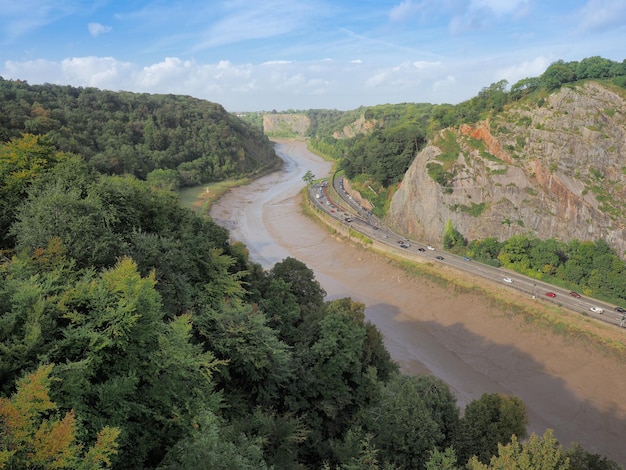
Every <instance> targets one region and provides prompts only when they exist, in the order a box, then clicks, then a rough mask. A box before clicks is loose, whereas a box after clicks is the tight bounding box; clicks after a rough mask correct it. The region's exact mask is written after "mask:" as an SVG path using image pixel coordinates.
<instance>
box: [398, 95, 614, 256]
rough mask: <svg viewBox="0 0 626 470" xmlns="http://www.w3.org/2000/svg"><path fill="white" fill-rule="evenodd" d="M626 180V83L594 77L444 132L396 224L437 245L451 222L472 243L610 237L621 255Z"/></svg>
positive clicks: (409, 180) (418, 168) (401, 196)
mask: <svg viewBox="0 0 626 470" xmlns="http://www.w3.org/2000/svg"><path fill="white" fill-rule="evenodd" d="M438 165H439V166H438ZM625 183H626V102H625V99H624V90H619V89H610V88H608V87H606V86H602V85H600V84H598V83H586V84H585V85H581V86H577V87H567V88H562V89H561V90H559V91H558V92H555V93H554V94H552V95H550V96H549V97H547V98H545V99H542V100H540V102H538V103H535V104H533V105H529V104H528V103H526V104H523V105H521V104H520V103H516V104H513V105H511V106H510V107H509V108H507V109H505V111H503V112H501V113H499V114H498V115H497V116H495V117H493V118H492V119H491V120H490V121H483V122H481V123H479V124H477V125H475V126H467V125H464V126H461V128H459V129H449V130H446V131H443V132H442V133H441V134H440V135H438V136H437V138H436V139H433V141H432V142H431V143H430V145H429V146H427V147H426V148H424V149H423V150H422V151H421V152H419V154H418V155H417V156H416V158H415V160H414V161H413V163H412V165H411V167H410V168H409V170H408V171H407V173H406V174H405V176H404V178H403V181H402V183H401V186H400V188H399V189H398V191H397V192H396V194H395V195H394V197H393V200H392V203H391V207H390V210H389V221H390V223H391V224H392V225H395V226H396V227H398V228H399V229H400V230H401V231H403V232H405V233H407V234H414V235H415V236H417V237H419V238H422V239H424V240H426V241H428V242H430V243H439V244H440V243H441V241H442V238H443V231H444V226H445V224H446V222H447V221H448V220H451V221H452V223H453V225H454V227H455V228H456V229H457V230H459V231H460V232H461V233H462V234H463V235H464V236H465V237H466V238H467V239H468V240H473V239H480V238H486V237H496V238H498V239H499V240H504V239H506V238H509V237H510V236H512V235H515V234H520V233H530V234H534V235H536V236H537V237H538V238H541V239H546V238H557V239H560V240H563V241H568V240H571V239H578V240H596V239H598V238H604V239H605V240H606V241H607V242H608V243H609V244H610V245H611V246H612V247H613V248H614V249H615V250H616V251H617V252H618V253H619V254H621V255H623V254H624V253H625V252H626V236H625V235H626V210H625V209H626V184H625Z"/></svg>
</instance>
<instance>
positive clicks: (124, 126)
mask: <svg viewBox="0 0 626 470" xmlns="http://www.w3.org/2000/svg"><path fill="white" fill-rule="evenodd" d="M24 133H30V134H34V135H41V136H45V137H46V139H47V140H48V141H49V142H51V143H52V144H53V145H54V146H55V148H57V149H58V150H61V151H64V152H71V153H74V154H77V155H81V156H82V157H83V158H84V159H85V160H86V161H87V162H88V163H89V164H90V166H91V167H93V168H94V169H96V170H98V171H99V172H101V173H105V174H110V175H114V174H118V175H119V174H131V175H133V176H136V177H138V178H140V179H142V180H145V179H150V180H151V183H153V184H155V185H158V186H163V187H168V188H172V187H174V188H175V187H181V186H194V185H197V184H199V183H203V182H210V181H219V180H223V179H227V178H236V177H241V176H246V175H253V174H257V173H259V172H263V171H265V170H267V169H269V168H275V167H276V166H277V165H279V164H280V159H279V158H278V157H277V156H276V154H275V153H274V149H273V145H272V144H271V143H270V141H269V139H268V138H267V137H266V136H264V135H263V133H262V131H261V130H260V129H258V128H257V127H254V126H251V125H249V124H246V123H244V122H243V121H242V120H240V119H239V118H238V117H236V116H234V115H232V114H230V113H228V112H226V110H225V109H224V108H223V107H222V106H221V105H219V104H217V103H212V102H209V101H206V100H200V99H196V98H192V97H190V96H180V95H151V94H146V93H130V92H111V91H104V90H98V89H95V88H82V87H80V88H76V87H71V86H58V85H50V84H45V85H29V84H27V83H26V82H23V81H19V80H3V79H2V78H0V141H2V142H6V141H8V140H10V139H12V138H19V137H20V136H21V135H23V134H24Z"/></svg>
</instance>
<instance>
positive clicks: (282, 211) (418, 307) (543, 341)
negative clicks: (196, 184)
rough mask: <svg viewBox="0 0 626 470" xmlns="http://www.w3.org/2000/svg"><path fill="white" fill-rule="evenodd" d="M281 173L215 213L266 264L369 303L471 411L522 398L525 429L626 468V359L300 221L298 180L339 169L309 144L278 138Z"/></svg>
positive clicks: (242, 191)
mask: <svg viewBox="0 0 626 470" xmlns="http://www.w3.org/2000/svg"><path fill="white" fill-rule="evenodd" d="M276 152H277V154H278V155H279V156H280V157H281V158H283V160H284V161H285V164H284V167H283V169H282V170H281V171H278V172H276V173H273V174H271V175H267V176H264V177H262V178H260V179H258V180H256V181H255V182H253V183H252V184H250V185H247V186H245V187H240V188H236V189H234V190H231V191H229V192H228V193H227V194H226V195H225V196H223V197H222V198H221V199H220V200H219V201H218V202H217V203H216V204H214V205H213V207H212V208H211V217H212V218H213V219H214V220H215V221H216V222H217V223H218V224H220V225H222V226H224V227H226V228H227V229H228V230H229V231H230V235H231V238H232V239H233V240H237V241H241V242H243V243H245V244H246V246H247V247H248V250H249V252H250V258H251V259H252V260H253V261H255V262H258V263H260V264H261V265H262V266H263V267H264V268H266V269H267V268H271V266H273V265H274V264H275V263H276V262H278V261H281V260H283V259H284V258H286V257H288V256H291V257H293V258H297V259H299V260H301V261H302V262H304V263H306V264H307V266H309V267H310V268H311V269H312V270H313V272H314V273H315V276H316V278H317V280H318V281H319V282H320V284H321V285H322V287H323V288H324V289H325V290H326V292H327V293H328V298H329V299H335V298H341V297H351V298H353V299H354V300H357V301H360V302H363V303H364V304H365V306H366V310H365V314H366V317H367V319H368V320H369V321H371V322H372V323H374V324H375V325H376V326H377V327H378V329H379V330H380V331H381V333H382V334H383V336H384V338H385V344H386V346H387V349H388V350H389V352H390V353H391V355H392V357H393V358H394V360H395V361H396V362H397V363H398V364H399V365H400V367H401V370H402V371H403V372H404V373H408V374H422V373H432V374H434V375H436V376H438V377H441V378H442V379H443V380H444V381H445V382H446V383H448V385H449V386H450V388H451V390H452V391H453V392H454V393H455V395H456V397H457V400H458V403H459V406H461V407H463V406H465V405H466V404H467V403H469V402H470V401H471V400H474V399H477V398H479V397H480V396H481V395H482V394H483V393H492V392H502V393H507V394H511V395H516V396H518V397H520V398H521V399H522V400H523V401H524V403H525V404H526V407H527V410H528V416H529V423H528V430H529V432H534V433H537V434H543V432H544V431H545V430H546V428H551V429H553V430H554V432H555V436H556V437H557V439H559V441H560V442H561V443H562V444H563V446H564V447H568V446H569V444H570V443H571V442H572V441H576V442H579V443H580V444H581V445H582V446H583V447H584V448H585V449H587V450H589V451H591V452H594V453H599V454H601V455H606V456H607V457H608V458H610V459H612V460H614V461H616V462H618V463H620V464H621V465H624V464H626V448H625V447H624V446H623V445H622V442H621V440H622V438H623V437H624V436H626V374H625V373H624V372H625V368H624V366H623V365H622V364H620V363H618V362H616V361H615V360H613V359H612V358H610V357H605V356H603V355H602V354H600V353H599V352H597V351H595V350H593V349H588V348H584V347H582V346H581V345H580V344H573V342H571V341H567V340H565V339H564V338H563V337H561V336H559V335H555V334H552V333H549V332H542V331H538V330H536V329H534V328H532V327H530V326H529V325H527V324H525V323H524V321H523V320H522V319H520V318H518V317H517V316H514V315H511V314H508V313H507V312H500V311H496V310H494V307H493V306H491V304H490V303H489V302H487V301H486V300H485V299H484V298H482V297H481V296H480V295H475V294H467V293H463V294H459V293H457V292H455V291H454V290H451V289H449V288H446V287H443V286H440V285H438V284H435V283H433V282H430V281H427V280H424V279H415V278H411V277H409V276H407V275H406V274H405V273H404V272H403V271H401V270H400V269H397V268H395V267H393V266H392V265H391V264H390V263H389V262H388V261H387V260H385V259H384V258H383V257H382V256H381V255H378V254H375V253H371V252H369V251H367V250H365V249H363V248H360V247H358V246H354V245H352V244H350V243H348V242H346V241H344V240H340V239H337V238H335V237H334V236H333V235H331V234H330V232H329V231H327V230H325V228H324V227H322V226H320V225H319V224H316V223H315V222H313V221H311V220H310V219H308V218H307V217H305V216H304V215H302V214H301V208H300V199H301V198H300V196H299V195H300V192H301V189H302V188H303V187H304V182H303V181H302V176H303V175H304V174H305V173H306V172H307V170H311V171H312V172H313V174H314V175H315V176H316V177H322V176H326V175H328V173H329V171H330V170H331V164H330V163H328V162H325V161H324V160H322V159H321V158H319V157H318V156H316V155H314V154H312V153H311V152H309V151H308V150H307V149H306V144H305V143H304V142H302V141H291V140H279V141H277V143H276Z"/></svg>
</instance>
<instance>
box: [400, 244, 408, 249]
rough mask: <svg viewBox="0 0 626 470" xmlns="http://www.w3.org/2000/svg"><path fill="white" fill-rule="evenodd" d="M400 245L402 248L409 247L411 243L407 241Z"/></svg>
mask: <svg viewBox="0 0 626 470" xmlns="http://www.w3.org/2000/svg"><path fill="white" fill-rule="evenodd" d="M400 247H401V248H408V247H409V245H408V244H407V243H401V244H400Z"/></svg>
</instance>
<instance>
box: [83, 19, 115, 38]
mask: <svg viewBox="0 0 626 470" xmlns="http://www.w3.org/2000/svg"><path fill="white" fill-rule="evenodd" d="M87 29H88V30H89V34H91V35H92V36H93V37H94V38H96V37H98V36H100V35H101V34H103V33H108V32H109V31H111V29H112V28H111V27H110V26H105V25H103V24H100V23H89V24H88V25H87Z"/></svg>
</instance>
